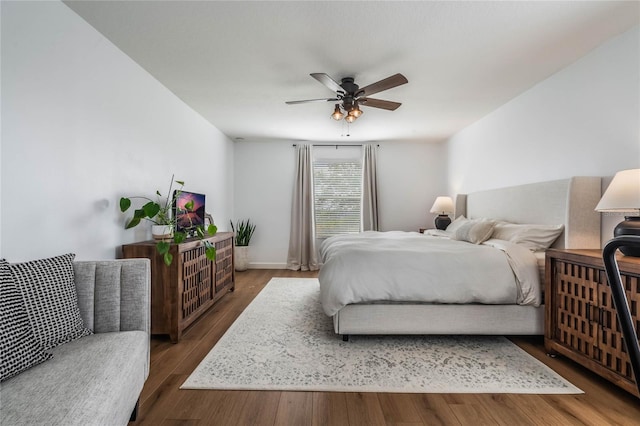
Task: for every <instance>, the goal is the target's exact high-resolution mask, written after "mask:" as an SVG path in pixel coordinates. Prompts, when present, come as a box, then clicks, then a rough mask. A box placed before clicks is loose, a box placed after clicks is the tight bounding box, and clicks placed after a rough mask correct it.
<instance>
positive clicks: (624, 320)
mask: <svg viewBox="0 0 640 426" xmlns="http://www.w3.org/2000/svg"><path fill="white" fill-rule="evenodd" d="M626 246H635V247H640V236H630V235H629V236H621V237H616V238H614V239H612V240H610V241H609V242H608V243H607V244H606V245H605V246H604V249H603V250H602V259H603V261H604V269H605V271H606V273H607V279H608V281H609V287H610V288H611V295H612V297H613V305H614V307H615V308H616V316H617V317H618V321H619V324H620V328H621V329H622V336H623V338H624V342H625V344H626V346H627V354H628V355H629V360H630V361H631V369H632V370H633V375H634V377H635V380H636V387H637V388H638V392H640V343H639V342H638V334H637V331H636V330H635V327H634V325H633V318H632V317H631V312H630V311H629V303H628V301H627V295H626V292H625V289H624V286H623V285H622V280H621V279H620V269H619V267H618V262H617V260H616V251H617V250H618V249H619V248H620V247H626Z"/></svg>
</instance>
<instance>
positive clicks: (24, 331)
mask: <svg viewBox="0 0 640 426" xmlns="http://www.w3.org/2000/svg"><path fill="white" fill-rule="evenodd" d="M0 353H2V363H0V382H2V381H4V380H6V379H8V378H10V377H13V376H15V375H16V374H18V373H21V372H23V371H24V370H26V369H28V368H31V367H33V366H34V365H37V364H40V363H41V362H43V361H46V360H48V359H49V358H51V355H50V354H48V353H46V352H44V351H43V350H42V346H40V344H39V343H38V341H37V340H36V337H35V335H34V334H33V329H32V328H31V324H30V323H29V317H28V316H27V311H26V309H25V306H24V301H23V300H22V293H20V290H19V289H18V287H17V286H16V283H15V282H14V280H13V278H12V277H11V272H10V271H9V264H8V263H7V261H5V260H4V259H0Z"/></svg>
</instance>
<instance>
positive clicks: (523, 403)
mask: <svg viewBox="0 0 640 426" xmlns="http://www.w3.org/2000/svg"><path fill="white" fill-rule="evenodd" d="M276 276H277V277H315V276H317V273H314V272H293V271H286V270H248V271H246V272H240V273H236V291H235V292H233V293H229V294H227V295H225V296H224V297H223V298H222V299H221V300H220V301H219V302H218V303H217V304H216V305H214V306H213V308H212V309H211V310H210V311H209V312H207V313H206V314H205V315H204V316H203V317H202V318H201V319H199V320H198V321H197V322H196V323H194V324H193V325H192V326H191V327H190V328H189V329H188V330H187V331H186V333H185V334H184V336H183V338H182V340H181V341H180V343H178V344H172V343H171V342H169V340H168V338H167V337H164V336H153V337H152V339H151V371H150V374H149V378H148V380H147V382H146V384H145V387H144V390H143V392H142V395H141V400H140V402H141V406H140V412H139V415H138V420H137V421H136V422H135V423H131V424H132V425H134V424H136V425H295V426H298V425H345V426H347V425H350V426H355V425H363V426H364V425H367V426H371V425H395V426H401V425H404V426H408V425H415V426H417V425H439V424H446V425H485V424H486V425H496V424H499V425H583V424H584V425H613V424H617V425H640V400H639V399H637V398H635V397H633V396H631V395H630V394H628V393H626V392H624V391H622V390H620V389H618V388H617V387H615V386H613V385H611V384H610V383H608V382H606V381H605V380H602V379H600V378H599V377H598V376H596V375H594V374H592V373H591V372H589V371H588V370H586V369H584V368H582V367H580V366H579V365H577V364H574V363H572V362H571V361H569V360H567V359H564V358H562V357H558V358H549V357H547V356H546V355H545V352H544V347H543V343H542V338H538V337H516V338H512V340H513V341H514V342H515V343H516V344H518V345H519V346H520V347H522V348H524V349H525V350H526V351H527V352H528V353H530V354H531V355H533V356H534V357H536V358H537V359H539V360H541V361H542V362H544V363H545V364H547V365H548V366H549V367H551V368H552V369H554V370H555V371H556V372H558V373H559V374H561V375H562V376H564V377H565V378H566V379H568V380H569V381H571V382H572V383H573V384H575V385H576V386H578V387H579V388H581V389H582V390H584V391H585V393H584V394H580V395H521V394H393V393H337V392H277V391H213V390H180V389H179V387H180V385H181V384H182V383H183V382H184V381H185V380H186V378H187V377H188V376H189V374H190V373H191V372H192V371H193V370H194V369H195V367H196V366H197V365H198V364H199V363H200V361H201V360H202V359H203V358H204V356H205V355H206V354H207V353H208V352H209V350H210V349H211V348H212V347H213V346H214V345H215V343H216V342H217V341H218V339H219V338H220V337H221V336H222V335H223V334H224V332H225V331H226V330H227V328H228V327H229V326H230V325H231V324H232V323H233V321H234V320H235V319H236V318H237V317H238V315H239V314H240V313H241V312H242V311H243V310H244V309H245V307H246V306H247V305H248V304H249V303H250V302H251V300H253V298H254V297H255V296H256V294H258V293H259V292H260V290H261V289H262V288H263V287H264V286H265V284H266V283H267V282H269V280H270V279H271V278H272V277H276Z"/></svg>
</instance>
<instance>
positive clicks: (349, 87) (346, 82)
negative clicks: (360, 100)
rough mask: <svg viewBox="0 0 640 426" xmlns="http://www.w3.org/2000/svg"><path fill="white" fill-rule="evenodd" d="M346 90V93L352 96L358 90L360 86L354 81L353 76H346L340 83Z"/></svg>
mask: <svg viewBox="0 0 640 426" xmlns="http://www.w3.org/2000/svg"><path fill="white" fill-rule="evenodd" d="M340 87H342V88H343V89H344V91H345V94H347V95H351V97H353V96H355V94H356V92H357V91H358V89H359V88H360V86H358V85H357V84H355V83H354V82H353V77H345V78H343V79H342V84H340Z"/></svg>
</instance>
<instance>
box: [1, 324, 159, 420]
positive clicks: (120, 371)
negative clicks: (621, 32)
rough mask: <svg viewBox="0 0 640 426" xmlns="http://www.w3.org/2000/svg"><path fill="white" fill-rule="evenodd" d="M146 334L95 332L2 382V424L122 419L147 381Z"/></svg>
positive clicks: (127, 417) (147, 337)
mask: <svg viewBox="0 0 640 426" xmlns="http://www.w3.org/2000/svg"><path fill="white" fill-rule="evenodd" d="M148 346H149V336H148V334H147V333H145V332H143V331H125V332H117V333H99V334H93V335H91V336H86V337H83V338H82V339H77V340H74V341H72V342H69V343H66V344H64V345H60V346H58V347H56V348H54V349H52V350H51V352H52V353H53V359H51V360H49V361H47V362H46V363H43V364H40V365H37V366H35V367H33V368H31V369H29V370H27V371H25V372H23V373H22V374H20V375H18V376H15V377H13V378H11V379H9V380H7V381H5V382H4V383H3V384H2V410H0V411H1V414H0V424H3V425H4V424H7V425H14V424H42V421H43V419H46V423H47V424H50V425H65V426H67V425H83V426H85V425H126V424H127V422H128V420H129V416H130V415H131V412H132V411H133V408H134V406H135V402H136V400H137V399H138V396H139V395H140V392H141V391H142V386H143V385H144V381H145V365H146V363H147V360H148V358H147V357H148V355H147V351H148Z"/></svg>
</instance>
